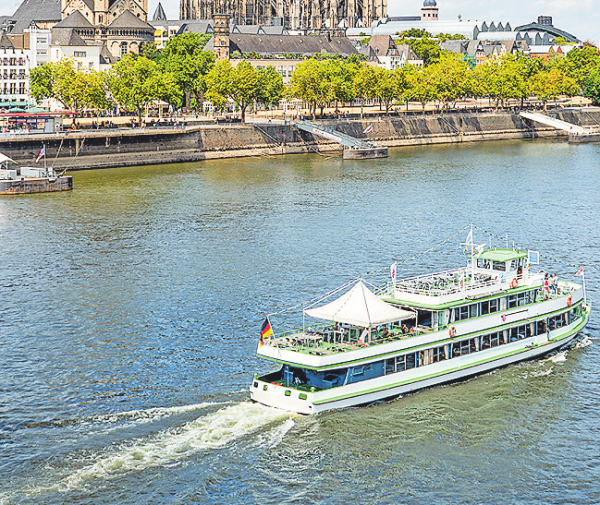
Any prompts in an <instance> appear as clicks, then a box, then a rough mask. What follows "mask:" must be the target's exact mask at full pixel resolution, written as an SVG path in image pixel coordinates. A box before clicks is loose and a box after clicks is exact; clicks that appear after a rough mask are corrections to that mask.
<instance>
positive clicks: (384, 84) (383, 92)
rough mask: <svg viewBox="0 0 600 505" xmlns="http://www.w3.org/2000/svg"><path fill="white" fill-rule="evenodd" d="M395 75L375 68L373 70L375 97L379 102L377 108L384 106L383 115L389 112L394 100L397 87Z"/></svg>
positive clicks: (389, 71)
mask: <svg viewBox="0 0 600 505" xmlns="http://www.w3.org/2000/svg"><path fill="white" fill-rule="evenodd" d="M395 76H396V75H395V74H394V72H393V71H391V70H386V69H385V68H381V67H377V68H376V69H375V78H376V86H375V97H376V98H377V99H378V100H379V108H380V109H381V105H382V104H383V105H385V113H386V114H387V113H388V111H389V110H390V106H391V105H392V103H393V101H394V98H396V93H397V87H396V79H395Z"/></svg>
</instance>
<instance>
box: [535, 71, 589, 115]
mask: <svg viewBox="0 0 600 505" xmlns="http://www.w3.org/2000/svg"><path fill="white" fill-rule="evenodd" d="M531 92H532V93H533V94H534V95H535V96H536V97H537V98H538V100H541V101H542V102H543V103H544V110H546V106H547V104H548V101H549V100H556V98H557V97H558V96H559V95H566V96H574V95H576V94H577V93H578V92H579V86H578V85H577V83H576V82H575V79H573V78H572V77H569V76H567V75H566V74H565V73H564V72H562V71H561V70H559V69H557V68H553V69H552V70H550V71H546V72H540V73H538V74H536V75H535V77H534V78H533V79H532V81H531Z"/></svg>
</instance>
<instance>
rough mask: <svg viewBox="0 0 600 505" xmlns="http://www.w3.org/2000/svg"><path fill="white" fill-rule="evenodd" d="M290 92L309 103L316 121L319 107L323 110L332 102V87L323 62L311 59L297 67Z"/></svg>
mask: <svg viewBox="0 0 600 505" xmlns="http://www.w3.org/2000/svg"><path fill="white" fill-rule="evenodd" d="M290 92H291V95H292V96H294V97H296V98H299V99H300V100H304V101H305V102H308V104H309V110H310V112H312V115H313V119H315V117H316V111H317V107H321V110H322V108H323V107H324V106H325V104H327V103H328V102H330V101H331V100H332V96H331V86H329V82H328V79H327V76H326V72H325V68H324V66H323V65H322V64H321V62H319V61H317V60H316V59H314V58H311V59H310V60H306V61H303V62H302V63H300V64H299V65H298V66H296V69H295V70H294V72H293V73H292V80H291V83H290Z"/></svg>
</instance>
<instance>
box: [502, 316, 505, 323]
mask: <svg viewBox="0 0 600 505" xmlns="http://www.w3.org/2000/svg"><path fill="white" fill-rule="evenodd" d="M505 321H506V314H502V322H505Z"/></svg>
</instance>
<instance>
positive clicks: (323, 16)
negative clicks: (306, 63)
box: [179, 0, 387, 30]
mask: <svg viewBox="0 0 600 505" xmlns="http://www.w3.org/2000/svg"><path fill="white" fill-rule="evenodd" d="M179 14H180V17H181V19H212V17H213V15H214V14H229V15H230V16H231V17H232V18H233V20H234V21H235V23H237V24H239V25H283V26H285V27H286V28H288V29H291V30H322V29H335V28H347V27H355V26H358V27H360V26H366V27H369V26H371V24H372V23H373V20H375V19H379V18H384V17H387V0H181V3H180V9H179Z"/></svg>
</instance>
